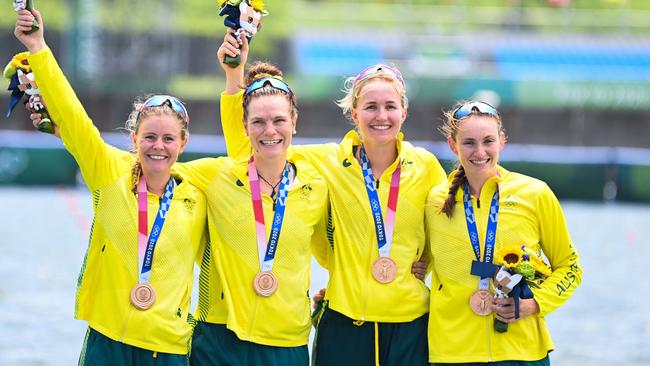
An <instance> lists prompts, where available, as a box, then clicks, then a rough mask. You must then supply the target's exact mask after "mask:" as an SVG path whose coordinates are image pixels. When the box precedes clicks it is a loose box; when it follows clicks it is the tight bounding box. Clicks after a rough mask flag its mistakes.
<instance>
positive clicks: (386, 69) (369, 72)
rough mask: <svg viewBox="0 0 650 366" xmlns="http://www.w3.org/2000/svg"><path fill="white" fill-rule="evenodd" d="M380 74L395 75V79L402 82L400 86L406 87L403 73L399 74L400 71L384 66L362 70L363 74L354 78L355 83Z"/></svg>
mask: <svg viewBox="0 0 650 366" xmlns="http://www.w3.org/2000/svg"><path fill="white" fill-rule="evenodd" d="M380 72H386V73H389V74H391V75H393V76H394V77H395V79H397V80H398V81H399V82H400V84H402V86H406V83H404V78H403V77H402V73H401V72H399V70H397V69H394V68H392V67H390V66H388V65H383V64H377V65H372V66H368V67H366V68H365V69H363V70H361V72H360V73H359V74H358V75H357V77H356V78H354V83H355V84H356V83H357V82H359V81H361V80H363V79H365V78H367V77H368V76H370V75H374V74H377V73H380Z"/></svg>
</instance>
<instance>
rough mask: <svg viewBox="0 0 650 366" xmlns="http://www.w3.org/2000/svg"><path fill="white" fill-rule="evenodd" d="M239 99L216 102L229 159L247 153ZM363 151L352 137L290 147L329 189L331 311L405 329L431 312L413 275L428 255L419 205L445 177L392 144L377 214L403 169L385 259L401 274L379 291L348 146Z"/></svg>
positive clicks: (414, 152) (419, 155) (359, 179)
mask: <svg viewBox="0 0 650 366" xmlns="http://www.w3.org/2000/svg"><path fill="white" fill-rule="evenodd" d="M242 99H243V92H240V93H237V94H234V95H228V94H225V93H222V95H221V120H222V124H223V130H224V136H225V138H226V146H227V149H228V154H229V155H230V156H245V155H247V154H249V153H250V144H249V143H248V139H247V138H246V136H245V134H244V129H243V124H242V118H243V111H242ZM360 144H361V140H360V138H359V135H358V134H357V133H356V132H355V131H350V132H349V133H348V134H347V135H346V136H345V137H344V138H343V141H341V143H339V144H334V143H331V144H323V145H309V146H292V148H291V149H292V151H293V152H294V153H295V154H296V155H299V156H301V157H303V158H305V159H307V160H308V161H309V162H311V163H312V164H313V166H314V167H315V168H316V169H317V170H318V171H319V173H320V174H321V176H322V177H323V179H325V181H326V182H327V186H328V189H329V199H330V206H331V221H332V224H331V227H330V233H331V235H332V237H333V243H334V245H333V246H328V247H327V250H328V254H327V257H326V258H327V263H325V266H326V267H327V269H328V270H329V276H330V277H329V283H328V285H327V292H326V299H327V300H329V307H330V308H332V309H334V310H336V311H338V312H340V313H342V314H344V315H346V316H348V317H350V318H352V319H358V320H364V321H375V322H409V321H412V320H414V319H416V318H418V317H420V316H422V315H423V314H425V313H427V312H428V301H429V300H428V299H429V289H428V288H427V287H426V285H425V284H424V283H423V282H422V281H420V280H418V279H417V278H416V277H415V276H414V275H413V274H412V273H411V265H412V264H413V262H416V261H417V260H418V259H419V258H420V257H421V256H422V255H423V253H428V250H425V230H424V203H425V201H426V196H427V194H428V192H429V190H430V189H431V187H433V186H434V185H436V184H438V183H442V182H444V181H445V178H446V175H445V172H444V170H443V169H442V167H441V166H440V164H439V163H438V160H437V159H436V158H435V157H434V156H433V155H432V154H431V153H429V152H427V151H426V150H424V149H421V148H416V147H414V146H412V145H411V144H410V143H408V142H404V141H402V134H401V133H400V135H399V138H398V141H397V149H398V154H399V156H398V159H397V161H396V162H395V163H393V165H391V166H390V167H389V168H388V169H386V171H385V172H384V173H383V174H382V176H381V177H376V178H379V188H378V195H379V200H380V202H381V209H382V213H383V215H384V217H385V215H386V212H385V210H386V202H387V200H388V193H389V189H390V180H391V175H392V173H393V171H394V170H395V168H396V167H397V164H398V162H401V164H402V173H401V182H400V191H399V198H398V202H397V213H396V218H395V229H394V234H393V244H392V249H391V252H390V257H391V258H392V259H393V260H395V262H396V263H397V267H398V272H397V277H396V279H395V280H394V281H393V282H391V283H389V284H381V283H379V282H377V281H375V280H374V279H373V278H372V274H371V267H372V264H373V262H374V261H375V260H376V259H377V258H378V257H379V253H378V249H377V237H376V234H375V226H374V224H373V217H372V214H371V211H370V207H369V202H368V194H367V192H366V190H365V186H364V180H363V173H362V171H361V166H360V165H359V163H358V162H357V160H356V159H355V158H354V156H353V147H354V146H358V145H360Z"/></svg>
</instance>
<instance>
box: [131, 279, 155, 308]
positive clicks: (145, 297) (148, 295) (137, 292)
mask: <svg viewBox="0 0 650 366" xmlns="http://www.w3.org/2000/svg"><path fill="white" fill-rule="evenodd" d="M155 301H156V292H155V291H154V290H153V287H151V285H150V284H148V283H139V284H137V285H135V286H133V288H132V289H131V304H133V306H135V307H136V308H137V309H140V310H147V309H149V308H150V307H151V305H153V303H154V302H155Z"/></svg>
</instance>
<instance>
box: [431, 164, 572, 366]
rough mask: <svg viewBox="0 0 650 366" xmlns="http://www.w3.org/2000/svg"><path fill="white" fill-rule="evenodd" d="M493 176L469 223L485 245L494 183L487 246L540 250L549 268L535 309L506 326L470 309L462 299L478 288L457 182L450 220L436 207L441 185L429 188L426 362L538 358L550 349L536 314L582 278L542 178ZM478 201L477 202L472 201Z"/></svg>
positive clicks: (445, 186)
mask: <svg viewBox="0 0 650 366" xmlns="http://www.w3.org/2000/svg"><path fill="white" fill-rule="evenodd" d="M498 170H499V176H495V177H493V178H491V179H490V180H488V181H487V182H486V183H485V185H484V186H483V189H482V190H481V195H480V197H478V199H479V201H480V205H479V202H477V200H476V198H473V205H474V211H475V212H474V213H475V216H476V226H477V229H478V233H479V237H480V240H479V241H480V243H481V258H482V256H483V251H484V250H485V248H484V245H485V232H486V227H487V221H488V216H489V211H490V202H491V201H492V196H493V194H494V192H495V190H496V187H497V183H498V184H499V195H500V200H499V214H498V221H497V235H496V243H495V251H496V250H499V248H502V247H504V246H505V247H508V246H511V245H526V246H527V247H528V248H530V249H533V250H535V251H536V252H538V253H544V255H545V256H546V257H547V258H548V261H549V263H550V265H551V267H552V268H553V274H552V275H551V276H550V277H548V278H547V279H546V280H545V281H544V282H543V284H542V285H541V288H540V289H535V288H532V290H533V293H534V295H535V299H536V300H537V302H538V303H539V306H540V314H539V315H533V316H528V317H526V318H521V319H519V320H517V321H516V322H514V323H511V324H509V327H508V331H507V332H506V333H498V332H496V331H495V330H494V327H493V322H494V315H493V314H491V315H489V316H478V315H476V314H474V313H473V312H472V310H471V308H470V306H469V298H470V296H471V295H472V293H473V292H474V291H476V290H477V289H478V277H476V276H473V275H471V274H470V267H471V263H472V260H475V259H476V256H475V254H474V251H473V249H472V245H471V243H470V239H469V234H468V232H467V224H466V221H465V215H464V207H463V189H462V187H461V188H460V189H459V190H458V192H457V194H456V205H455V208H454V214H453V216H452V218H451V219H449V218H447V215H445V214H444V213H441V212H440V207H441V206H442V203H443V202H444V200H445V198H446V197H447V194H448V190H449V188H448V187H449V184H450V183H451V181H452V179H453V176H454V174H455V172H454V173H452V174H451V175H450V178H449V181H448V183H447V184H442V185H439V186H437V187H435V188H433V189H432V190H431V193H430V194H429V197H428V199H427V205H426V221H427V236H428V240H429V244H430V247H431V253H432V257H433V281H432V286H431V288H432V290H431V305H430V312H429V361H430V362H442V363H460V362H489V361H503V360H522V361H532V360H539V359H542V358H544V357H545V356H546V354H547V353H548V352H549V351H550V350H552V349H553V343H552V341H551V337H550V334H549V332H548V329H547V327H546V322H545V321H544V317H545V316H546V315H547V314H549V313H550V312H552V311H553V310H555V309H557V308H558V307H559V306H560V305H562V304H563V303H564V302H565V301H566V300H567V299H568V298H569V297H570V296H571V294H573V292H574V291H575V289H576V287H578V285H579V284H580V281H581V278H582V269H581V267H580V264H579V262H578V252H577V251H576V250H575V248H574V247H573V244H572V241H571V237H570V236H569V232H568V230H567V226H566V222H565V220H564V214H563V213H562V208H561V207H560V204H559V202H558V201H557V199H556V198H555V195H553V192H551V190H550V189H549V187H548V186H547V185H546V184H545V183H544V182H542V181H539V180H537V179H534V178H531V177H527V176H525V175H522V174H518V173H514V172H508V171H507V170H506V169H504V168H502V167H498ZM478 206H480V207H478Z"/></svg>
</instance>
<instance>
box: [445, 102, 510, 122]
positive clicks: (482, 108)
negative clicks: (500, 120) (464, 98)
mask: <svg viewBox="0 0 650 366" xmlns="http://www.w3.org/2000/svg"><path fill="white" fill-rule="evenodd" d="M474 111H476V112H479V113H483V114H489V115H491V116H494V117H499V112H497V110H496V108H494V107H493V106H491V105H489V104H487V103H485V102H468V103H465V104H463V105H461V106H460V107H458V108H456V110H455V111H454V115H453V117H454V119H457V120H458V119H463V118H465V117H467V116H469V115H470V114H472V112H474Z"/></svg>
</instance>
